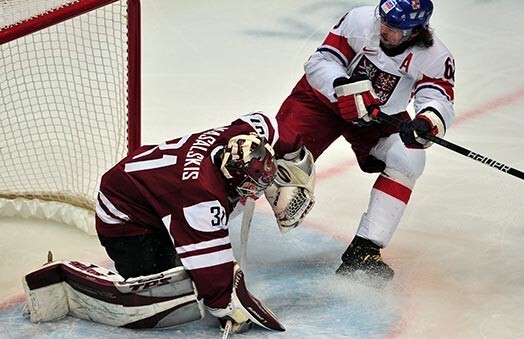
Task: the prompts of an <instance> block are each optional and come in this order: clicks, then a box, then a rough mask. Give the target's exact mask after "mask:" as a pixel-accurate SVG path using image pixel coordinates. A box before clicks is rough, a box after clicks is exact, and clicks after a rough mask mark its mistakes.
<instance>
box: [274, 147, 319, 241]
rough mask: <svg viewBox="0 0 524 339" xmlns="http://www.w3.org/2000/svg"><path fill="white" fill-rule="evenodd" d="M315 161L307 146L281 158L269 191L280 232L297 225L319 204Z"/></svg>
mask: <svg viewBox="0 0 524 339" xmlns="http://www.w3.org/2000/svg"><path fill="white" fill-rule="evenodd" d="M314 188H315V163H314V159H313V155H312V154H311V152H310V151H309V150H307V149H306V148H305V147H302V148H301V149H300V150H298V151H295V152H292V153H288V154H286V155H284V158H283V159H277V176H276V178H275V181H274V182H273V184H271V185H270V186H269V187H268V188H267V189H266V191H265V195H266V199H267V201H268V202H269V203H270V205H271V208H272V209H273V212H274V214H275V217H276V219H277V223H278V227H279V229H280V232H282V233H286V232H288V231H290V230H292V229H293V228H295V227H297V226H298V225H299V224H300V223H301V222H302V221H303V220H304V218H305V217H306V215H307V214H308V213H309V211H311V208H313V205H314V204H315V196H314V193H313V192H314Z"/></svg>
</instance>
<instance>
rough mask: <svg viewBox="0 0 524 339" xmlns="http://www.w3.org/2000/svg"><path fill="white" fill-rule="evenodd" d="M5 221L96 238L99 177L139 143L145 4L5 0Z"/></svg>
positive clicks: (1, 78)
mask: <svg viewBox="0 0 524 339" xmlns="http://www.w3.org/2000/svg"><path fill="white" fill-rule="evenodd" d="M0 50H1V58H0V68H1V70H0V152H1V157H0V172H1V175H0V215H3V216H21V217H37V218H43V219H51V220H55V221H58V222H61V223H65V224H70V225H74V226H76V227H78V228H80V229H82V230H83V231H85V232H87V233H89V234H94V233H95V228H94V210H95V205H96V204H95V202H96V194H97V186H98V182H99V180H100V177H101V175H102V174H103V173H104V172H105V171H107V170H108V169H109V168H110V167H111V166H113V165H114V164H115V163H116V162H118V161H119V160H120V159H121V158H123V157H124V156H125V155H127V154H128V153H129V151H132V150H134V149H135V148H137V147H138V146H139V144H140V2H139V0H121V1H117V0H47V1H41V0H10V1H0Z"/></svg>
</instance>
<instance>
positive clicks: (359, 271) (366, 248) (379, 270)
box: [336, 236, 395, 287]
mask: <svg viewBox="0 0 524 339" xmlns="http://www.w3.org/2000/svg"><path fill="white" fill-rule="evenodd" d="M336 273H337V274H338V275H342V276H346V277H349V278H351V279H354V280H356V281H358V282H362V283H364V284H366V285H372V286H375V287H383V286H384V285H385V284H386V283H387V282H389V281H390V280H391V279H393V276H394V275H395V271H393V269H392V268H391V267H389V266H388V264H386V263H385V262H384V261H382V256H381V255H380V247H379V246H377V245H376V244H374V243H373V242H372V241H370V240H367V239H364V238H361V237H359V236H356V237H355V238H354V239H353V241H352V242H351V244H350V245H349V247H348V248H347V250H346V251H345V252H344V254H343V255H342V264H341V265H340V267H339V268H338V269H337V271H336Z"/></svg>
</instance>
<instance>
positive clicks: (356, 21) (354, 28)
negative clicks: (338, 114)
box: [304, 6, 455, 128]
mask: <svg viewBox="0 0 524 339" xmlns="http://www.w3.org/2000/svg"><path fill="white" fill-rule="evenodd" d="M304 69H305V72H306V77H307V80H308V82H309V84H310V85H311V86H312V87H313V88H314V89H315V90H317V91H318V92H319V93H320V94H321V95H322V96H323V97H325V99H327V100H329V101H330V102H331V103H334V102H336V98H335V96H334V89H333V81H334V80H335V79H336V78H339V77H347V76H358V75H363V76H366V77H367V78H369V79H370V80H371V82H372V83H373V87H374V89H375V92H376V94H377V95H378V97H379V98H380V101H381V106H380V108H381V110H382V111H383V112H384V113H386V114H396V113H399V112H402V111H405V110H406V108H407V107H408V104H409V103H410V101H411V100H414V101H413V107H414V110H415V113H419V112H421V111H422V110H424V109H425V108H426V107H432V108H434V109H436V110H437V111H438V112H439V113H440V114H441V116H442V118H443V119H444V122H445V125H446V128H449V127H450V126H451V124H452V123H453V120H454V118H455V112H454V109H453V100H454V91H453V87H454V73H455V62H454V59H453V56H452V55H451V53H450V52H449V50H448V49H447V48H446V47H445V46H444V44H443V43H442V42H441V41H440V40H439V39H438V38H437V37H434V44H433V46H431V47H429V48H424V47H419V46H411V47H409V48H407V49H406V50H405V51H404V52H402V53H401V54H398V55H396V56H392V57H390V56H388V55H386V54H385V53H384V51H383V50H382V49H381V47H380V20H379V18H377V16H376V15H375V7H372V6H366V7H359V8H355V9H353V10H351V11H350V12H349V13H347V14H346V15H345V16H344V17H343V18H342V19H341V21H340V22H339V23H338V24H337V25H336V26H335V27H334V28H333V29H332V30H331V31H330V32H329V34H328V36H327V38H326V39H325V41H324V43H323V44H322V46H320V47H319V48H318V49H317V51H316V52H315V53H314V54H313V55H312V56H311V58H310V59H309V60H308V61H307V62H306V63H305V65H304Z"/></svg>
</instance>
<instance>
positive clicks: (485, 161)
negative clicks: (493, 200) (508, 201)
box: [375, 112, 524, 179]
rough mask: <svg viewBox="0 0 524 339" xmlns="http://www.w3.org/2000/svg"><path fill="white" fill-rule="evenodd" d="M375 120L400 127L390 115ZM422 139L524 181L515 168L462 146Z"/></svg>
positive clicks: (380, 115) (432, 136) (424, 136)
mask: <svg viewBox="0 0 524 339" xmlns="http://www.w3.org/2000/svg"><path fill="white" fill-rule="evenodd" d="M375 116H376V118H377V119H378V120H379V121H384V122H387V123H388V124H391V125H394V126H400V120H399V119H397V118H395V117H392V116H390V115H387V114H386V113H383V112H379V113H377V114H375ZM421 137H422V138H424V139H426V140H428V141H431V142H433V143H435V144H439V145H440V146H442V147H445V148H447V149H450V150H452V151H454V152H457V153H459V154H462V155H464V156H466V157H468V158H470V159H473V160H476V161H478V162H480V163H483V164H484V165H487V166H490V167H492V168H495V169H498V170H499V171H502V172H505V173H508V174H511V175H513V176H515V177H517V178H520V179H524V173H523V172H521V171H519V170H517V169H515V168H512V167H509V166H507V165H505V164H503V163H501V162H498V161H496V160H493V159H491V158H488V157H486V156H484V155H481V154H478V153H475V152H473V151H471V150H469V149H467V148H464V147H462V146H459V145H456V144H454V143H452V142H449V141H447V140H444V139H442V138H439V137H436V136H434V135H432V134H426V135H421Z"/></svg>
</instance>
